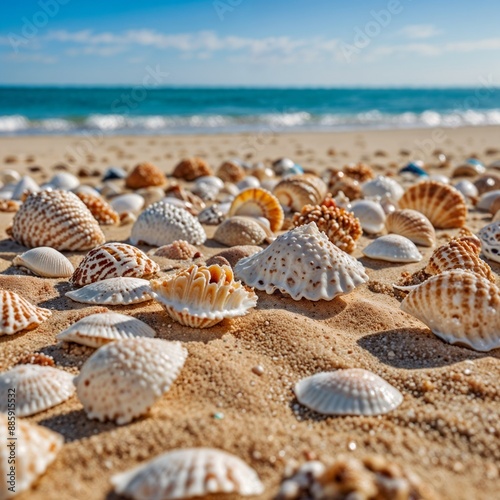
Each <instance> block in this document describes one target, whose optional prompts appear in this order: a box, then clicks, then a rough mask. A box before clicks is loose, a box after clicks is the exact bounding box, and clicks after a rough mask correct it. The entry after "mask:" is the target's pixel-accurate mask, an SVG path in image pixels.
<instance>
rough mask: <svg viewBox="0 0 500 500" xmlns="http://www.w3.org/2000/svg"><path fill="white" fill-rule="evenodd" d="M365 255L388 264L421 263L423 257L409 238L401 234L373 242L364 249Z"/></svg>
mask: <svg viewBox="0 0 500 500" xmlns="http://www.w3.org/2000/svg"><path fill="white" fill-rule="evenodd" d="M363 255H365V256H366V257H369V258H370V259H375V260H385V261H387V262H420V261H421V260H422V255H421V254H420V252H419V251H418V248H417V247H416V246H415V243H413V242H412V241H411V240H409V239H408V238H405V237H404V236H400V235H399V234H387V235H385V236H380V238H377V239H376V240H374V241H372V242H371V243H370V244H369V245H368V246H366V247H365V248H364V249H363Z"/></svg>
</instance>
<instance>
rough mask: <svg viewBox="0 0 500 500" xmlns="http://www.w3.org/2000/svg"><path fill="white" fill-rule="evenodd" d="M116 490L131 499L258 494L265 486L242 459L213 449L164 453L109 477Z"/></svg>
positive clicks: (151, 499)
mask: <svg viewBox="0 0 500 500" xmlns="http://www.w3.org/2000/svg"><path fill="white" fill-rule="evenodd" d="M111 483H112V484H113V486H114V489H115V492H116V493H118V494H119V495H124V496H126V497H127V498H132V499H134V500H158V499H161V500H170V499H181V498H193V497H205V496H208V495H210V496H211V497H212V496H214V498H215V497H219V498H220V497H221V496H223V495H224V494H228V493H234V494H237V495H238V496H249V495H260V494H262V493H263V492H264V486H263V484H262V483H261V482H260V479H259V476H258V475H257V473H256V472H255V471H254V470H253V469H252V468H251V467H249V466H248V465H247V464H246V463H245V462H243V460H241V459H240V458H238V457H237V456H235V455H231V454H230V453H227V452H225V451H222V450H217V449H214V448H185V449H180V450H174V451H170V452H167V453H163V454H162V455H159V456H158V457H156V458H154V459H153V460H150V461H148V462H146V463H144V464H141V465H139V466H137V467H134V468H133V469H130V470H128V471H125V472H122V473H120V474H116V475H114V476H113V477H112V478H111Z"/></svg>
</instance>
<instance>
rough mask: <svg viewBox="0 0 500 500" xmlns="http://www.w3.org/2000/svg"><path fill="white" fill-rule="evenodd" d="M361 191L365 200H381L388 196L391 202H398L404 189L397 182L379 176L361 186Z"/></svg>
mask: <svg viewBox="0 0 500 500" xmlns="http://www.w3.org/2000/svg"><path fill="white" fill-rule="evenodd" d="M361 191H362V193H363V196H364V197H365V198H376V197H380V198H383V197H384V196H388V197H389V198H390V199H391V200H392V201H393V202H395V203H396V202H398V201H399V200H400V199H401V197H402V196H403V194H404V189H403V188H402V187H401V185H400V184H399V182H397V181H395V180H394V179H391V178H390V177H385V176H383V175H379V176H377V177H375V179H372V180H369V181H366V182H364V183H363V184H362V186H361Z"/></svg>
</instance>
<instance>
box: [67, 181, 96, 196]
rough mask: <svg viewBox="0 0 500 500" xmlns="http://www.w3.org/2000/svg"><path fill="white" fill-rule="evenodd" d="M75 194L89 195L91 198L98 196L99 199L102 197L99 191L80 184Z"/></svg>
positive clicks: (74, 190)
mask: <svg viewBox="0 0 500 500" xmlns="http://www.w3.org/2000/svg"><path fill="white" fill-rule="evenodd" d="M73 193H75V194H76V195H77V196H78V195H79V194H88V195H91V196H97V197H98V198H99V197H100V196H101V195H100V193H99V191H97V189H94V188H93V187H92V186H88V185H86V184H80V185H79V186H78V187H77V188H76V189H73Z"/></svg>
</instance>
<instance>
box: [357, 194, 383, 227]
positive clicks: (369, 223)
mask: <svg viewBox="0 0 500 500" xmlns="http://www.w3.org/2000/svg"><path fill="white" fill-rule="evenodd" d="M351 212H352V213H353V214H354V215H355V216H356V217H357V218H358V219H359V222H360V224H361V227H362V228H363V231H365V232H366V233H370V234H377V233H380V232H381V231H383V229H384V227H385V212H384V209H383V208H382V207H381V205H380V203H377V202H376V201H372V200H355V201H353V202H352V204H351Z"/></svg>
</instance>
